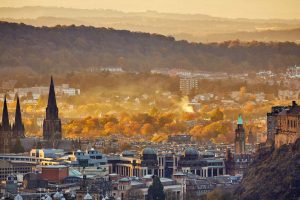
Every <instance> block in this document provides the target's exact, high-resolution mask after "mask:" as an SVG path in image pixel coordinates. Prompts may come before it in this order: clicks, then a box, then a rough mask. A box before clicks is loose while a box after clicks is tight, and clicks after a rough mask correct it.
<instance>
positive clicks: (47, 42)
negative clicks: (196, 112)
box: [0, 22, 300, 73]
mask: <svg viewBox="0 0 300 200" xmlns="http://www.w3.org/2000/svg"><path fill="white" fill-rule="evenodd" d="M0 38H1V40H0V52H1V53H0V68H5V67H29V68H31V69H32V70H33V71H35V72H39V73H49V72H57V73H61V72H68V71H74V70H86V69H87V68H89V67H94V66H96V67H98V66H120V67H123V68H124V69H125V70H138V71H149V70H151V69H153V68H179V67H180V68H185V69H190V70H206V71H230V72H242V71H243V72H244V71H257V70H261V69H275V70H280V69H281V68H282V67H286V66H290V65H294V64H299V63H300V45H297V44H295V43H291V42H285V43H262V42H249V43H240V42H239V41H228V42H223V43H214V44H201V43H189V42H187V41H176V40H175V39H174V38H173V37H166V36H163V35H157V34H149V33H139V32H130V31H126V30H114V29H107V28H94V27H85V26H79V27H76V26H56V27H52V28H49V27H33V26H28V25H25V24H16V23H7V22H1V23H0Z"/></svg>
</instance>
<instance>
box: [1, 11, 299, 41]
mask: <svg viewBox="0 0 300 200" xmlns="http://www.w3.org/2000/svg"><path fill="white" fill-rule="evenodd" d="M0 20H3V21H9V22H17V23H25V24H29V25H33V26H56V25H57V24H60V25H72V24H75V25H77V26H80V25H85V26H94V27H106V28H114V29H125V30H130V31H138V32H147V33H157V34H162V35H172V36H173V37H175V38H176V39H179V40H180V39H185V40H188V41H193V42H205V43H207V42H216V41H217V42H219V41H225V40H232V39H233V40H235V39H240V40H243V39H242V38H244V37H243V36H244V35H243V34H242V33H248V32H249V34H251V35H249V36H248V37H246V41H252V40H257V39H256V37H255V36H257V33H259V32H260V31H264V30H275V31H277V30H283V32H281V33H282V35H284V34H285V32H284V30H291V29H297V28H299V27H300V20H279V19H270V20H263V19H230V18H220V17H213V16H208V15H203V14H175V13H160V12H155V11H147V12H121V11H115V10H104V9H90V10H89V9H74V8H57V7H21V8H0ZM266 34H267V37H266V40H263V39H264V38H259V40H261V39H262V41H270V40H269V39H272V40H273V39H274V41H293V42H294V41H295V40H294V39H293V38H294V37H289V35H288V34H287V37H283V40H281V38H278V37H273V36H272V33H270V34H268V32H267V33H266ZM236 36H238V37H236ZM224 38H225V40H224ZM226 38H227V39H226ZM297 39H299V38H297Z"/></svg>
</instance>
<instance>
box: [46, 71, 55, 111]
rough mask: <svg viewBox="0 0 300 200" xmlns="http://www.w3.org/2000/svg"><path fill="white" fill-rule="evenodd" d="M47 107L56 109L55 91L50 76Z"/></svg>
mask: <svg viewBox="0 0 300 200" xmlns="http://www.w3.org/2000/svg"><path fill="white" fill-rule="evenodd" d="M48 106H50V107H52V106H53V107H56V97H55V89H54V81H53V78H52V76H51V82H50V88H49V96H48Z"/></svg>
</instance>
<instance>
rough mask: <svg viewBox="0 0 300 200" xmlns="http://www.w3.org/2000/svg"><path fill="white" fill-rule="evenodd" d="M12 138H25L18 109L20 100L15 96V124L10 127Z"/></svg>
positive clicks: (19, 108) (19, 109)
mask: <svg viewBox="0 0 300 200" xmlns="http://www.w3.org/2000/svg"><path fill="white" fill-rule="evenodd" d="M12 133H13V138H17V137H19V138H24V137H25V128H24V124H23V122H22V114H21V107H20V100H19V97H18V96H17V105H16V113H15V123H14V124H13V126H12Z"/></svg>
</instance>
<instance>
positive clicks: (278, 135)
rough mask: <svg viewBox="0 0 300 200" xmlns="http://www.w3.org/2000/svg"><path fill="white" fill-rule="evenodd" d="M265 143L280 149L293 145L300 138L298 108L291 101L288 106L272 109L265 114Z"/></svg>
mask: <svg viewBox="0 0 300 200" xmlns="http://www.w3.org/2000/svg"><path fill="white" fill-rule="evenodd" d="M267 130H268V138H267V142H269V143H273V144H275V146H276V147H280V146H281V145H283V144H290V143H294V142H295V141H296V140H297V139H298V138H299V137H300V106H299V105H298V104H297V103H296V102H295V101H293V102H292V105H290V106H276V107H272V112H270V113H268V114H267Z"/></svg>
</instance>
